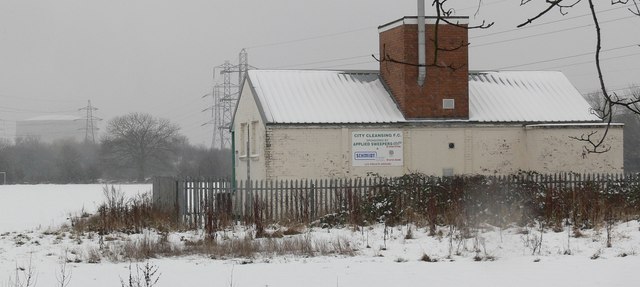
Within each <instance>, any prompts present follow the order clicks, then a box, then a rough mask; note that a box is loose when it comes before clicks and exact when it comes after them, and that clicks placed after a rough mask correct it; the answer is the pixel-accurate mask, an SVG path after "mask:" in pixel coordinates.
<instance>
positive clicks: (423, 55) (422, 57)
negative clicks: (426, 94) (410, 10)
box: [418, 0, 427, 87]
mask: <svg viewBox="0 0 640 287" xmlns="http://www.w3.org/2000/svg"><path fill="white" fill-rule="evenodd" d="M424 1H425V0H418V85H419V86H421V87H422V85H424V80H425V78H426V77H427V67H426V64H427V45H426V40H425V31H424V28H425V20H424Z"/></svg>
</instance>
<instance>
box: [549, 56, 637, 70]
mask: <svg viewBox="0 0 640 287" xmlns="http://www.w3.org/2000/svg"><path fill="white" fill-rule="evenodd" d="M637 55H640V52H638V53H632V54H626V55H619V56H614V57H608V58H602V59H600V61H601V62H603V61H607V60H614V59H620V58H626V57H632V56H637ZM593 63H595V60H589V61H584V62H578V63H572V64H567V65H560V66H554V67H549V68H547V69H549V70H553V69H558V68H567V67H571V66H578V65H584V64H593Z"/></svg>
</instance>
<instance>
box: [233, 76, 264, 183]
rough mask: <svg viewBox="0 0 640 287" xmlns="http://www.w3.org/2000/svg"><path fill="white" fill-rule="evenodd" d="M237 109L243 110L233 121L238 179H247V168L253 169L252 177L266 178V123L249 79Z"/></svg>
mask: <svg viewBox="0 0 640 287" xmlns="http://www.w3.org/2000/svg"><path fill="white" fill-rule="evenodd" d="M237 111H241V112H237V113H236V115H235V117H234V121H233V130H234V143H235V150H234V151H233V152H234V158H235V169H236V179H238V180H245V179H247V168H249V169H250V171H251V173H250V176H251V179H265V178H266V163H265V156H264V152H265V142H266V138H265V125H264V122H263V121H262V118H261V116H260V111H259V110H258V106H257V104H256V102H255V99H254V97H253V93H252V92H251V87H250V86H249V84H248V82H247V81H245V85H244V87H243V89H242V95H241V96H240V99H239V101H238V108H237ZM243 124H244V125H245V127H246V129H248V131H249V134H248V135H247V130H246V129H245V130H244V132H243V131H242V129H241V126H242V125H243ZM254 128H255V132H254V130H253V129H254ZM247 139H251V145H252V146H251V151H250V152H248V153H247V152H246V141H247Z"/></svg>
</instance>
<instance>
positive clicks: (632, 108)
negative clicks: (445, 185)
mask: <svg viewBox="0 0 640 287" xmlns="http://www.w3.org/2000/svg"><path fill="white" fill-rule="evenodd" d="M583 1H587V2H588V4H589V11H590V14H591V16H592V21H593V23H594V26H595V37H596V40H597V41H596V47H595V52H594V56H595V67H596V70H597V72H598V80H599V85H600V90H601V94H602V100H601V101H600V102H601V105H600V106H599V107H598V108H597V109H596V114H597V115H599V116H601V119H602V120H603V122H604V123H606V128H605V130H604V132H603V133H602V134H600V135H599V134H598V132H597V131H593V132H590V133H587V134H582V135H580V136H572V137H571V138H573V139H575V140H578V141H581V142H584V143H585V145H584V152H585V153H604V152H607V151H609V150H610V149H611V147H610V146H609V145H607V144H606V143H605V139H606V136H607V134H608V132H609V128H610V126H611V123H612V120H613V117H612V116H611V115H612V113H613V111H614V108H615V107H622V108H624V109H627V110H628V111H629V112H631V113H634V114H636V115H640V105H639V104H640V95H637V94H632V96H629V97H622V96H619V95H617V94H616V93H610V92H609V91H608V89H607V86H606V84H605V79H604V76H603V73H602V67H601V64H600V53H601V50H602V34H601V30H600V22H599V20H598V12H597V11H596V9H595V6H594V0H545V1H544V2H545V3H546V4H547V5H546V7H544V8H543V9H542V10H541V11H538V12H537V13H536V14H534V16H532V17H530V18H528V19H527V20H526V21H524V22H522V23H521V24H519V25H518V26H517V27H518V28H522V27H525V26H527V25H529V24H531V23H534V22H536V21H538V20H539V19H541V18H543V17H544V16H545V15H547V14H548V13H551V12H554V11H557V12H559V13H560V14H561V15H566V14H567V13H569V10H570V9H575V7H576V6H577V5H578V4H579V3H580V2H583ZM447 2H448V0H433V2H432V3H431V5H432V6H433V7H434V8H435V9H436V23H438V22H445V23H448V24H451V25H455V26H458V27H461V28H466V29H476V28H477V29H486V28H489V27H491V26H492V25H493V22H490V23H486V22H485V21H484V20H483V21H482V23H481V24H480V25H477V26H467V25H459V24H458V23H453V22H451V21H450V20H449V19H448V17H450V16H453V15H454V14H455V10H454V9H451V8H445V7H446V6H447V4H448V3H447ZM532 2H534V1H532V0H520V6H523V7H524V6H527V4H530V3H532ZM477 3H478V8H477V10H476V12H475V15H478V14H479V11H480V8H481V7H482V5H483V0H477ZM537 3H540V1H537ZM610 5H612V6H617V5H625V7H626V8H627V10H628V11H629V12H631V13H632V14H633V15H636V16H640V0H611V2H610ZM437 40H438V31H437V25H436V31H435V41H434V47H435V49H433V53H434V54H435V55H434V56H435V57H434V61H433V63H427V64H426V66H436V67H438V65H437V64H436V63H437V62H436V59H437V57H438V53H439V52H447V51H451V50H452V48H442V47H440V46H439V45H438V41H437ZM466 45H468V43H461V44H460V47H463V46H466ZM639 46H640V45H639ZM460 47H457V48H455V47H454V48H453V50H455V49H459V48H460ZM380 57H381V59H379V60H378V59H376V60H378V61H391V62H395V63H400V64H407V65H413V66H419V65H418V64H415V63H404V62H400V61H397V60H394V59H393V58H391V57H389V56H388V55H386V53H385V52H384V51H383V52H382V54H381V55H380ZM374 58H375V57H374ZM445 68H450V69H454V70H455V69H456V67H451V66H449V67H445Z"/></svg>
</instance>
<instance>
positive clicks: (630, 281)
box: [0, 185, 640, 287]
mask: <svg viewBox="0 0 640 287" xmlns="http://www.w3.org/2000/svg"><path fill="white" fill-rule="evenodd" d="M102 188H103V186H101V185H28V186H27V185H25V186H0V286H13V285H9V284H8V283H9V282H10V281H15V278H16V274H17V276H21V274H24V272H23V271H22V270H21V268H27V267H28V266H29V262H31V266H32V269H33V270H34V272H33V274H34V275H36V276H37V282H36V284H35V286H59V285H60V284H59V283H57V280H56V276H59V274H60V271H59V269H60V266H61V261H62V259H61V258H63V257H66V258H67V259H71V260H72V261H73V260H74V259H75V258H79V259H82V260H80V261H82V262H79V263H69V265H68V268H69V269H70V270H72V274H71V281H70V284H69V285H68V286H93V287H101V286H121V283H120V280H121V278H123V279H124V278H126V277H127V276H128V274H129V270H128V267H129V264H128V263H112V262H109V261H108V260H102V261H101V263H97V264H92V263H87V260H86V258H87V255H86V253H87V252H88V251H89V250H91V248H95V246H97V245H98V244H99V243H98V239H97V237H95V236H90V235H89V236H87V235H85V236H83V237H81V238H78V237H74V236H72V235H71V234H70V233H69V232H66V233H60V232H56V230H58V226H59V225H61V224H65V223H68V217H69V215H70V214H79V213H80V212H81V211H82V210H83V209H84V211H85V212H93V211H95V209H96V206H97V204H99V203H100V202H102V201H103V194H102ZM120 188H121V189H122V191H124V192H125V193H126V194H127V195H129V196H132V195H135V194H138V193H141V192H146V191H149V190H151V186H150V185H122V186H120ZM407 228H408V227H407V226H400V227H393V228H391V229H389V230H387V235H386V236H385V232H384V228H383V226H374V227H365V228H363V229H358V228H342V229H330V230H327V229H311V230H307V231H306V234H305V235H298V236H310V237H312V238H315V239H317V240H327V241H331V240H333V239H336V238H340V239H341V240H344V241H345V242H348V243H349V245H350V246H351V247H353V248H354V249H356V250H357V251H356V252H355V256H346V255H331V256H319V257H301V256H280V257H273V256H260V257H259V258H253V259H252V260H250V261H247V260H245V259H240V258H235V259H234V258H230V259H224V260H214V259H210V258H207V257H206V256H199V255H189V256H182V257H170V258H157V259H152V260H150V263H151V264H152V265H154V266H157V267H158V269H159V272H160V273H161V274H160V277H159V281H158V284H157V285H156V286H238V287H243V286H373V287H377V286H385V287H387V286H426V285H429V286H474V287H476V286H477V287H479V286H518V287H522V286H640V276H639V275H638V268H639V267H640V256H639V255H637V254H636V253H637V252H640V224H639V223H638V221H635V220H634V221H629V222H624V223H620V224H618V225H617V226H615V228H614V229H613V232H612V234H613V242H612V245H613V246H612V247H611V248H606V232H605V230H585V231H583V234H582V236H581V237H574V236H571V237H569V236H568V235H569V233H568V232H567V231H566V230H565V231H562V232H553V231H547V232H545V233H544V234H543V237H542V238H543V239H542V249H541V252H540V255H537V254H536V255H532V254H531V253H532V245H533V242H535V241H536V240H537V238H538V237H539V235H540V233H539V230H537V229H535V228H532V229H530V230H529V233H528V234H525V233H526V232H523V231H524V230H523V229H522V228H518V227H513V228H509V229H505V230H500V229H498V228H495V227H489V226H486V227H484V228H483V231H482V232H481V233H479V234H478V235H477V236H473V237H471V238H467V239H456V240H454V241H452V242H450V241H449V237H448V236H447V234H448V230H446V229H445V228H442V233H441V235H440V236H428V235H426V234H425V229H424V228H417V229H416V228H415V227H412V230H413V239H405V235H406V234H407ZM235 232H238V234H241V233H242V232H246V231H244V230H242V229H241V228H238V230H236V231H235ZM231 234H232V235H231V236H233V234H234V233H233V232H231ZM571 235H573V233H571ZM122 236H124V235H122ZM184 236H199V234H198V233H197V232H196V233H194V232H190V233H184V234H174V235H172V236H171V238H173V240H172V242H179V241H180V239H179V238H181V237H184ZM385 237H386V238H387V240H386V241H385V240H384V238H385ZM450 243H453V245H450ZM476 250H479V252H476ZM567 251H570V253H571V255H565V253H567ZM450 252H451V253H453V256H451V257H450V258H447V257H448V255H449V253H450ZM423 254H427V255H429V257H430V258H432V259H437V262H425V261H422V260H421V258H422V256H423ZM475 256H479V257H480V258H481V259H485V260H484V261H475V260H474V257H475ZM486 259H493V261H491V260H486ZM245 263H249V264H245ZM134 264H135V263H134ZM134 268H135V265H134ZM16 269H18V270H17V273H16Z"/></svg>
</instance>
